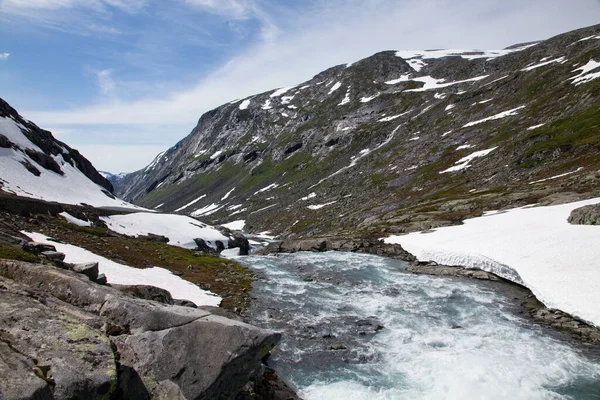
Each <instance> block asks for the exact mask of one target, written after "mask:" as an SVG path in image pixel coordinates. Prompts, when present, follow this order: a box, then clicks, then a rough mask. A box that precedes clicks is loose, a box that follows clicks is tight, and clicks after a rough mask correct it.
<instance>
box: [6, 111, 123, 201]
mask: <svg viewBox="0 0 600 400" xmlns="http://www.w3.org/2000/svg"><path fill="white" fill-rule="evenodd" d="M0 117H4V118H11V119H12V120H13V121H15V122H16V123H18V124H19V125H20V126H22V127H23V129H22V132H23V134H24V135H25V136H26V137H27V138H28V139H29V140H31V142H32V143H33V144H35V145H36V146H38V147H39V148H40V149H41V150H42V152H39V151H37V150H32V149H27V150H26V152H27V155H28V156H29V157H31V159H32V160H35V161H36V162H37V163H39V164H40V165H42V166H43V167H44V168H46V169H48V170H51V171H54V172H56V173H58V174H60V175H62V174H63V172H62V169H61V167H60V166H59V165H58V163H57V162H56V161H55V160H54V158H53V157H52V156H58V155H60V156H62V158H63V159H64V160H65V161H66V162H67V163H70V164H71V165H73V166H74V167H75V168H77V169H79V170H80V171H81V172H82V173H83V174H84V175H85V176H87V177H88V178H89V179H90V180H91V181H92V182H94V183H97V184H98V185H100V186H102V187H103V188H105V189H106V190H108V191H109V192H112V191H113V186H112V184H111V183H110V182H109V181H108V180H107V179H106V178H104V177H103V176H102V175H100V174H99V173H98V171H96V169H95V168H94V166H93V165H92V163H90V162H89V161H88V160H87V159H86V158H85V157H83V156H82V155H81V154H80V153H79V152H78V151H77V150H75V149H72V148H71V147H69V146H68V145H66V144H65V143H63V142H61V141H59V140H57V139H55V138H54V137H53V136H52V134H51V133H50V132H48V131H46V130H44V129H41V128H39V127H38V126H37V125H35V124H34V123H33V122H31V121H28V120H26V119H25V118H23V117H21V115H19V113H18V112H17V111H16V110H15V109H14V108H12V107H11V106H10V105H9V104H8V103H7V102H6V101H4V100H2V99H0ZM2 137H3V138H4V139H2V138H0V147H10V146H16V144H14V143H10V141H9V140H8V138H6V137H5V136H2ZM9 144H10V146H8V145H9Z"/></svg>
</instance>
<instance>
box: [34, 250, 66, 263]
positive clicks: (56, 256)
mask: <svg viewBox="0 0 600 400" xmlns="http://www.w3.org/2000/svg"><path fill="white" fill-rule="evenodd" d="M40 256H42V257H45V258H47V259H48V260H50V261H57V262H62V261H64V260H65V257H66V256H65V253H61V252H58V251H42V252H41V253H40Z"/></svg>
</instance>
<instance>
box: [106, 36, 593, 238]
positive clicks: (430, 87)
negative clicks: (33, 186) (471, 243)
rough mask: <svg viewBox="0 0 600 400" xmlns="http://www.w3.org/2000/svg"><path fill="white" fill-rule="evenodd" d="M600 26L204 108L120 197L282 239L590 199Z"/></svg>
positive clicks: (379, 58) (403, 54)
mask: <svg viewBox="0 0 600 400" xmlns="http://www.w3.org/2000/svg"><path fill="white" fill-rule="evenodd" d="M599 77H600V25H597V26H593V27H588V28H584V29H580V30H577V31H573V32H569V33H565V34H562V35H559V36H556V37H554V38H551V39H548V40H545V41H541V42H538V43H530V44H525V45H516V46H512V47H510V48H507V49H505V50H499V51H463V50H428V51H418V52H408V51H399V52H395V51H385V52H381V53H378V54H375V55H373V56H372V57H369V58H366V59H364V60H361V61H358V62H356V63H354V64H351V65H339V66H336V67H333V68H331V69H328V70H326V71H324V72H322V73H320V74H318V75H316V76H315V77H314V78H313V79H311V80H309V81H307V82H304V83H301V84H299V85H297V86H295V87H292V88H284V89H279V90H275V91H273V90H272V91H268V92H265V93H261V94H257V95H255V96H251V97H249V98H246V99H240V100H237V101H234V102H231V103H229V104H224V105H222V106H220V107H218V108H216V109H214V110H212V111H209V112H207V113H205V114H204V115H203V116H202V117H201V118H200V120H199V122H198V125H197V126H196V127H195V128H194V129H193V131H192V132H191V133H190V134H189V135H188V136H187V137H186V138H184V139H183V140H181V141H180V142H179V143H177V144H176V145H175V146H174V147H172V148H170V149H169V150H167V151H166V152H164V153H162V154H160V155H158V156H157V157H156V159H155V160H154V161H153V162H152V163H151V164H150V165H148V166H147V167H146V168H145V169H143V170H140V171H137V172H135V173H133V174H130V175H127V176H125V177H123V178H121V179H119V180H118V181H116V192H117V193H118V194H119V195H120V196H122V197H123V198H125V199H126V200H128V201H132V202H135V203H136V204H139V205H143V206H145V207H152V208H156V209H160V210H164V211H175V212H180V213H186V214H191V215H193V216H198V217H201V218H202V219H203V220H206V221H207V222H209V223H213V224H214V223H225V222H229V221H233V220H237V219H243V220H245V221H246V230H248V231H254V232H259V231H263V230H266V229H270V230H272V231H273V233H276V234H279V235H281V236H282V237H299V236H315V235H321V234H329V235H331V234H336V235H357V234H362V235H364V234H373V235H380V234H383V233H390V232H404V231H410V230H415V229H427V228H430V227H435V226H441V225H448V224H454V223H457V222H459V221H460V220H462V219H464V218H465V217H468V216H474V215H480V214H481V213H482V211H483V210H487V209H497V208H502V207H507V206H515V205H525V204H530V203H536V202H541V203H551V202H555V201H563V200H564V199H574V198H582V197H590V196H592V195H598V193H600V173H599V172H597V171H599V170H600V113H599V112H598V111H599V109H600V96H599V94H600V79H596V78H599Z"/></svg>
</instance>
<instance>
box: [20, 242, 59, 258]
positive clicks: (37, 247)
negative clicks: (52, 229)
mask: <svg viewBox="0 0 600 400" xmlns="http://www.w3.org/2000/svg"><path fill="white" fill-rule="evenodd" d="M23 250H25V251H26V252H28V253H33V254H38V255H39V254H41V253H43V252H44V251H56V247H54V246H53V245H51V244H44V243H37V242H27V243H25V244H24V245H23Z"/></svg>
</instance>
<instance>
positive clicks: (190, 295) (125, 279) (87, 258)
mask: <svg viewBox="0 0 600 400" xmlns="http://www.w3.org/2000/svg"><path fill="white" fill-rule="evenodd" d="M23 233H24V234H25V235H27V236H29V237H30V238H31V239H32V240H34V241H36V242H40V243H47V244H51V245H53V246H55V247H56V250H57V251H60V252H61V253H65V255H66V258H65V261H66V262H69V263H87V262H97V263H98V268H99V270H100V272H101V273H103V274H104V275H106V279H107V280H108V282H109V283H114V284H119V285H151V286H156V287H159V288H162V289H165V290H168V291H169V293H171V296H173V298H174V299H183V300H189V301H192V302H194V303H195V304H196V305H197V306H217V307H218V306H219V304H220V303H221V300H222V299H221V297H219V296H217V295H215V294H213V293H211V292H209V291H206V290H202V289H200V288H199V287H198V286H196V285H194V284H193V283H191V282H188V281H185V280H183V279H181V278H180V277H178V276H176V275H173V274H172V273H171V272H170V271H169V270H167V269H164V268H159V267H153V268H144V269H140V268H133V267H129V266H127V265H123V264H119V263H116V262H114V261H111V260H109V259H107V258H104V257H102V256H99V255H97V254H94V253H92V252H91V251H88V250H85V249H82V248H81V247H77V246H73V245H70V244H63V243H56V242H51V241H49V240H48V238H47V237H46V236H45V235H42V234H40V233H30V232H23Z"/></svg>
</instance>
